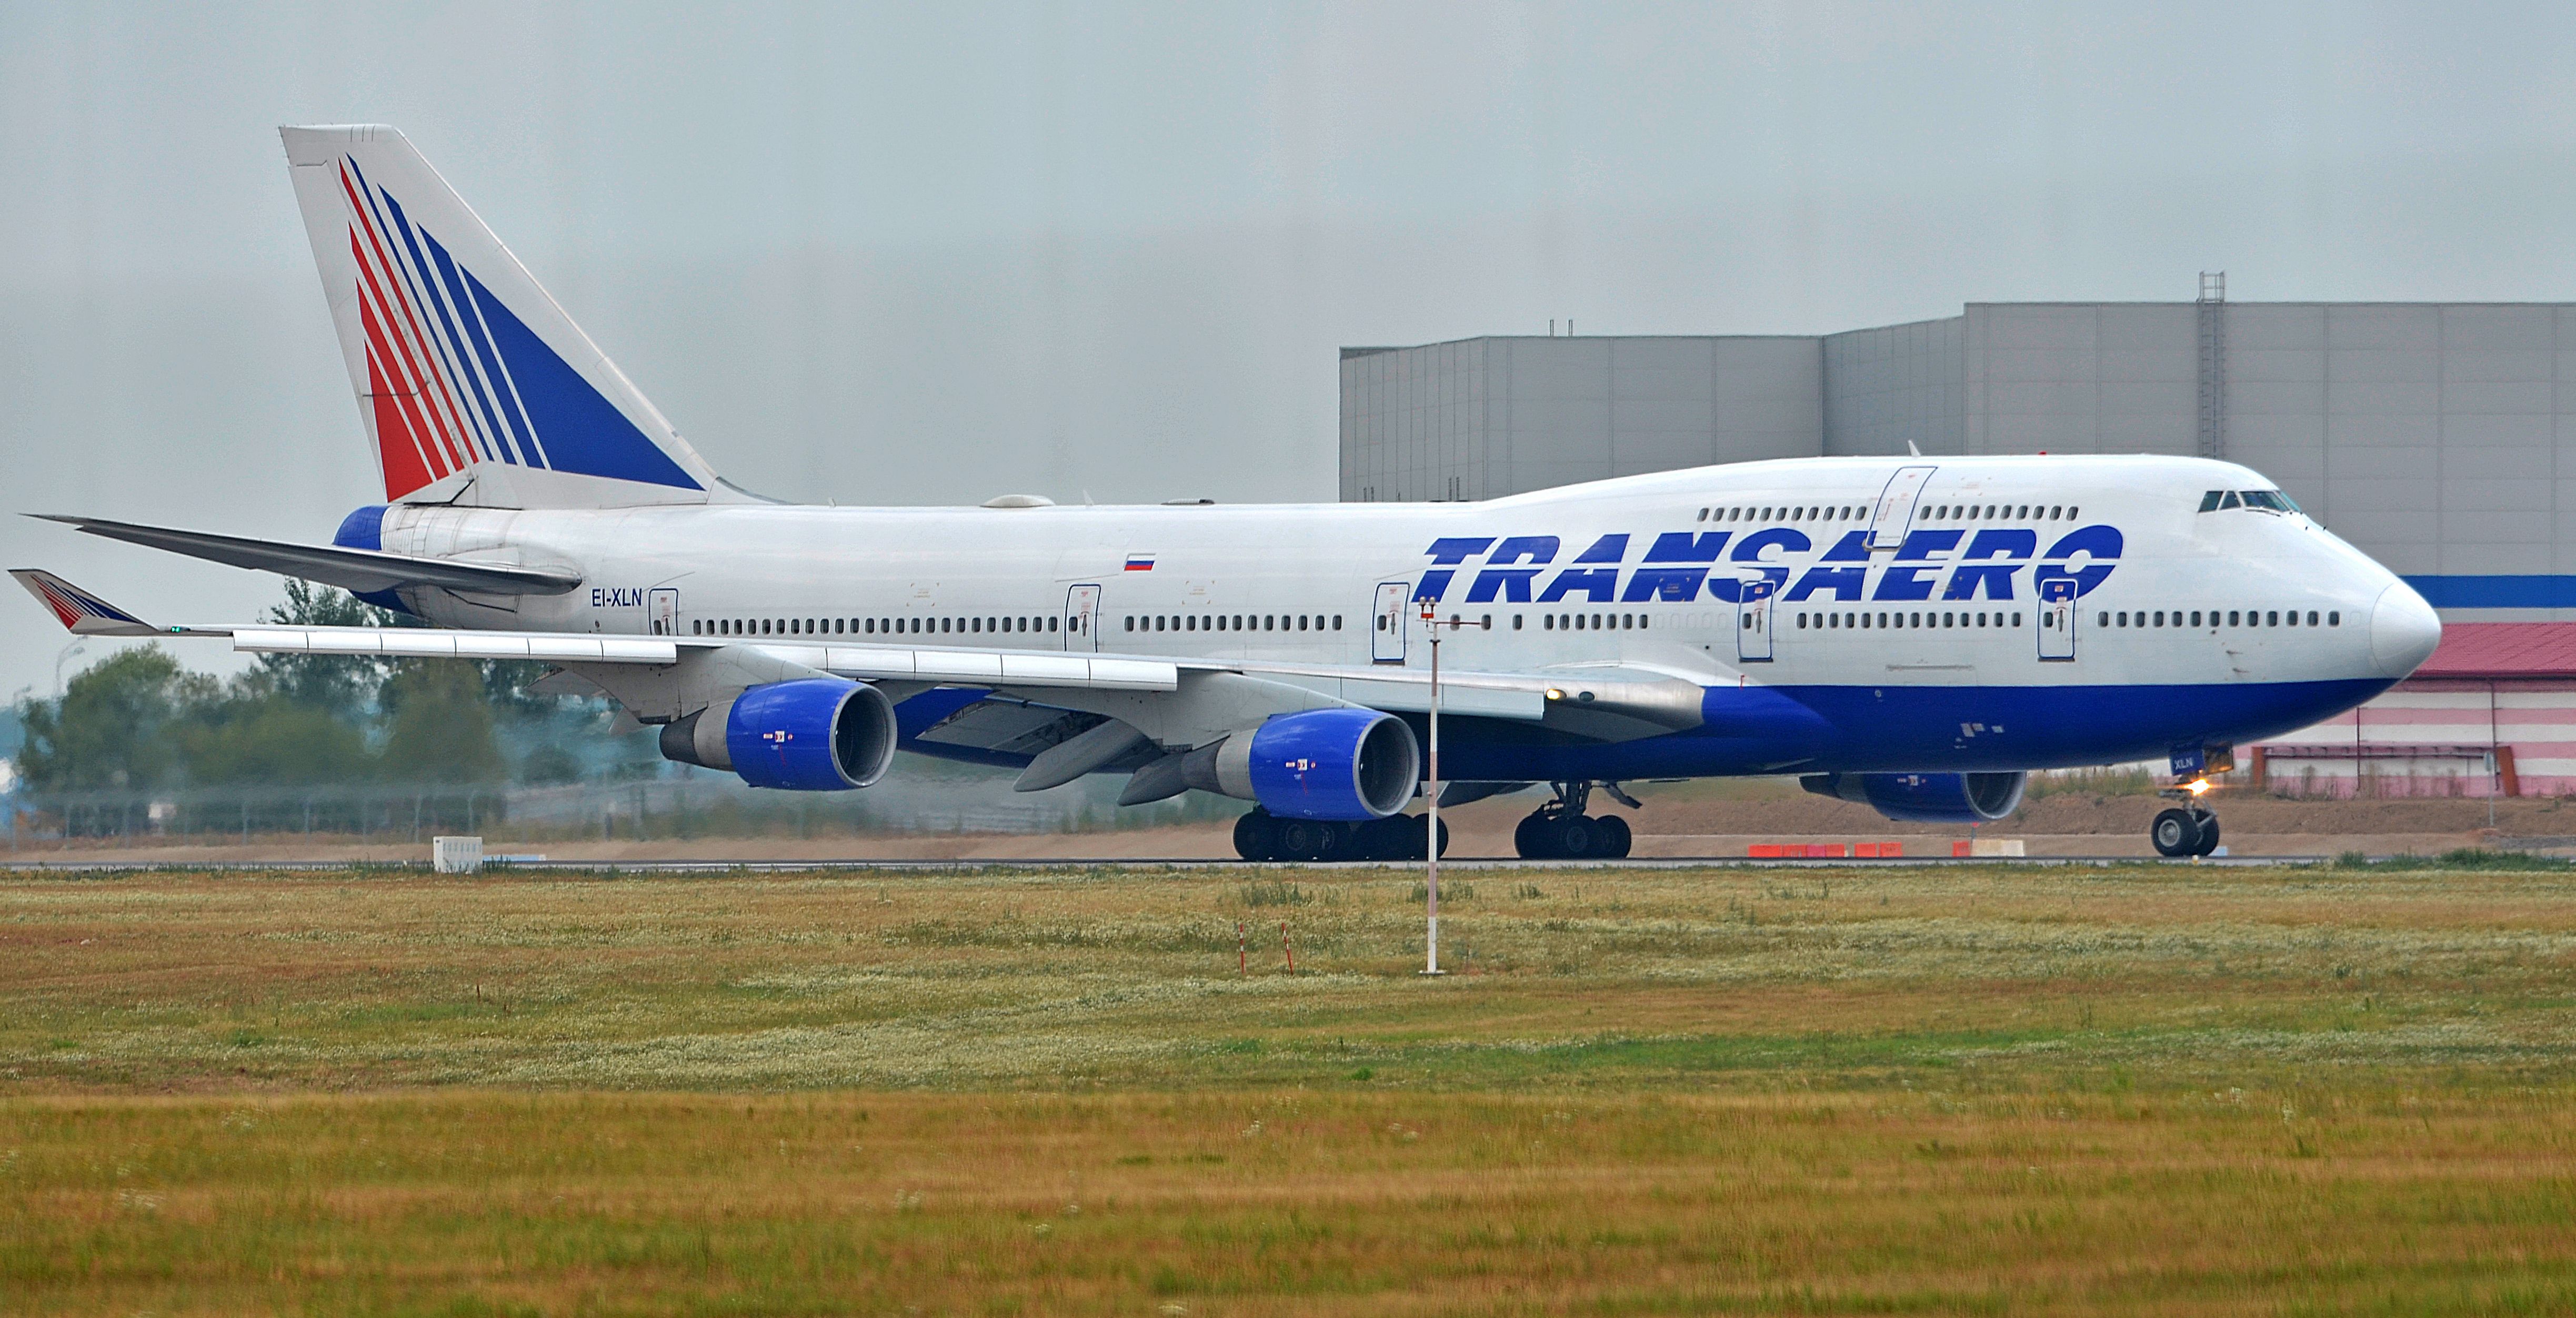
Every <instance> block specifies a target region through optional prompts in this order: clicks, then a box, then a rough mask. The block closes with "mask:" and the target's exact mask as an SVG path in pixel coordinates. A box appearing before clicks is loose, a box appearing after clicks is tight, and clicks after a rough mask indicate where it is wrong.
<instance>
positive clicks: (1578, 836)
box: [1548, 815, 1606, 860]
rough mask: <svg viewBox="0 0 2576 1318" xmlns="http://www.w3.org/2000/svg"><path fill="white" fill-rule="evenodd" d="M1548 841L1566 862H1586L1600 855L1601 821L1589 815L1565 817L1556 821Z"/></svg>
mask: <svg viewBox="0 0 2576 1318" xmlns="http://www.w3.org/2000/svg"><path fill="white" fill-rule="evenodd" d="M1551 832H1552V836H1551V837H1550V838H1549V839H1548V841H1549V842H1550V843H1552V844H1553V846H1554V849H1555V851H1556V854H1557V855H1558V856H1560V857H1562V858H1564V859H1566V860H1588V859H1590V858H1592V857H1594V856H1598V855H1600V854H1601V844H1602V843H1603V842H1604V841H1605V840H1606V839H1604V838H1603V837H1602V835H1601V821H1600V820H1598V819H1595V818H1593V817H1592V816H1590V815H1567V816H1565V817H1564V818H1562V819H1559V820H1557V821H1556V827H1555V828H1554V829H1553V830H1551Z"/></svg>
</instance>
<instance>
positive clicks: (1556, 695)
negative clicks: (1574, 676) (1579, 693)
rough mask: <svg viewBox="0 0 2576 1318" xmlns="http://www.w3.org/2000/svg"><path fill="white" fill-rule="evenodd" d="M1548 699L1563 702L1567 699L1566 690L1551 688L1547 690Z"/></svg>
mask: <svg viewBox="0 0 2576 1318" xmlns="http://www.w3.org/2000/svg"><path fill="white" fill-rule="evenodd" d="M1547 698H1548V699H1550V700H1563V699H1565V688H1563V687H1554V686H1552V687H1549V688H1548V689H1547Z"/></svg>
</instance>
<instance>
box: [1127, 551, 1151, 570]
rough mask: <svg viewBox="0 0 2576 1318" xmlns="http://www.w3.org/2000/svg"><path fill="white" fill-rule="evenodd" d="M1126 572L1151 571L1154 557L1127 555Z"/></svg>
mask: <svg viewBox="0 0 2576 1318" xmlns="http://www.w3.org/2000/svg"><path fill="white" fill-rule="evenodd" d="M1127 570H1128V571H1130V572H1151V571H1153V570H1154V556H1153V555H1152V554H1129V555H1128V556H1127Z"/></svg>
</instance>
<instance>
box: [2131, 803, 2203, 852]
mask: <svg viewBox="0 0 2576 1318" xmlns="http://www.w3.org/2000/svg"><path fill="white" fill-rule="evenodd" d="M2147 838H2148V840H2149V841H2152V842H2154V843H2155V844H2156V854H2157V855H2159V856H2189V855H2194V854H2197V853H2196V852H2195V851H2194V850H2193V849H2194V848H2196V847H2198V846H2199V845H2200V821H2198V820H2196V819H2193V818H2192V817H2191V812H2190V811H2188V810H2165V811H2160V812H2158V813H2157V815H2156V822H2154V823H2153V824H2150V825H2148V826H2147ZM2213 845H2214V844H2213Z"/></svg>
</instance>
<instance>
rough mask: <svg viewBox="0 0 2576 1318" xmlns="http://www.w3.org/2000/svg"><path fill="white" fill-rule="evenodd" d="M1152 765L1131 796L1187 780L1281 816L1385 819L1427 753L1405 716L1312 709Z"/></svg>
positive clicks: (1153, 793)
mask: <svg viewBox="0 0 2576 1318" xmlns="http://www.w3.org/2000/svg"><path fill="white" fill-rule="evenodd" d="M1165 763H1166V764H1167V765H1169V768H1158V767H1151V766H1149V767H1148V768H1147V769H1145V770H1142V771H1140V772H1139V773H1138V774H1137V777H1138V778H1140V779H1145V778H1148V776H1149V775H1152V778H1151V779H1150V781H1149V784H1147V785H1146V787H1145V790H1142V791H1138V790H1134V789H1131V794H1130V795H1129V796H1128V797H1126V798H1122V799H1126V800H1144V801H1151V800H1159V799H1160V798H1161V797H1163V796H1168V795H1171V794H1172V793H1174V792H1178V791H1180V790H1182V789H1183V788H1186V787H1196V788H1198V789H1200V790H1202V791H1209V792H1220V793H1223V794H1224V795H1227V796H1232V797H1239V798H1242V799H1245V800H1252V801H1259V802H1260V803H1261V804H1262V806H1263V808H1265V809H1267V810H1269V811H1270V813H1272V814H1274V815H1277V816H1279V817H1280V818H1282V819H1336V820H1362V819H1384V818H1386V817H1387V816H1388V815H1391V814H1394V813H1395V812H1396V811H1398V810H1402V809H1403V808H1404V803H1405V802H1407V801H1410V800H1412V799H1413V793H1414V791H1415V789H1416V788H1417V787H1418V786H1419V785H1420V784H1421V781H1422V755H1421V752H1420V750H1419V749H1418V748H1417V747H1416V746H1415V744H1414V740H1413V729H1412V728H1410V727H1408V726H1406V725H1405V722H1404V720H1403V719H1400V718H1397V717H1395V716H1394V715H1392V714H1381V713H1379V712H1378V711H1376V710H1374V709H1309V710H1303V711H1301V712H1298V713H1295V714H1281V715H1278V716H1276V717H1274V718H1272V719H1271V720H1270V721H1268V722H1266V723H1264V724H1262V725H1261V726H1260V727H1257V728H1254V729H1252V730H1251V731H1249V732H1238V733H1235V734H1234V735H1232V736H1230V737H1227V738H1226V739H1225V740H1223V741H1220V742H1217V743H1215V744H1213V745H1209V746H1202V747H1200V748H1198V749H1197V750H1194V751H1191V752H1190V753H1189V754H1187V755H1176V756H1173V757H1171V758H1170V759H1169V760H1167V761H1165Z"/></svg>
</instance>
